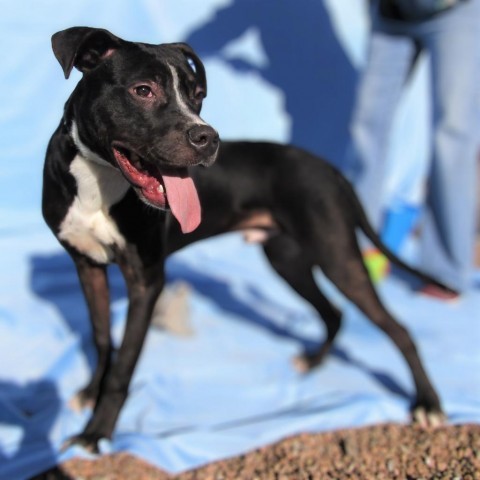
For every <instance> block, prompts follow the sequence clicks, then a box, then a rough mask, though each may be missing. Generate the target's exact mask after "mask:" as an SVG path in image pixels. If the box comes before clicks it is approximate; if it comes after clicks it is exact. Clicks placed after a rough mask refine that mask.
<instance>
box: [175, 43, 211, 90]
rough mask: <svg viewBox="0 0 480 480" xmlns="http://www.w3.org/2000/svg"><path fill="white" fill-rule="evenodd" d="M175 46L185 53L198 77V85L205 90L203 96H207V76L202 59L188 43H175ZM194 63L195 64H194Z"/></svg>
mask: <svg viewBox="0 0 480 480" xmlns="http://www.w3.org/2000/svg"><path fill="white" fill-rule="evenodd" d="M172 45H173V46H175V47H177V48H179V49H180V50H181V51H182V52H183V54H184V55H185V57H186V59H187V61H188V63H189V64H190V66H191V67H192V70H193V71H194V72H195V75H196V77H197V82H198V86H199V87H200V88H201V89H202V90H203V96H204V97H206V96H207V76H206V74H205V67H204V66H203V63H202V61H201V60H200V58H198V55H197V54H196V53H195V51H194V50H193V48H192V47H191V46H190V45H188V44H187V43H173V44H172ZM192 64H193V65H192Z"/></svg>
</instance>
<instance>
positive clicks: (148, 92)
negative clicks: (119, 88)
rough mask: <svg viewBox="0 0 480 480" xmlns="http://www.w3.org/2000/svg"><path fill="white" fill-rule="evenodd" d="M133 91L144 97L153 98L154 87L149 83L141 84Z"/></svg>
mask: <svg viewBox="0 0 480 480" xmlns="http://www.w3.org/2000/svg"><path fill="white" fill-rule="evenodd" d="M133 91H134V92H135V93H136V94H137V95H138V96H139V97H143V98H151V97H153V92H152V89H151V88H150V87H149V86H148V85H139V86H138V87H135V88H134V89H133Z"/></svg>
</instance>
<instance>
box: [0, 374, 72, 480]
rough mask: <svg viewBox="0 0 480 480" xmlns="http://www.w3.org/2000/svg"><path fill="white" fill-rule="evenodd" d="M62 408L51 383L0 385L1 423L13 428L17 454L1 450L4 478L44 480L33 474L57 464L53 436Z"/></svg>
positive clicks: (0, 457) (56, 391)
mask: <svg viewBox="0 0 480 480" xmlns="http://www.w3.org/2000/svg"><path fill="white" fill-rule="evenodd" d="M60 408H61V400H60V397H59V394H58V390H57V387H56V385H55V383H54V382H53V381H51V380H39V381H32V382H29V383H27V384H25V385H21V386H20V385H16V384H14V383H11V382H0V423H1V424H3V425H4V427H5V426H7V428H10V429H11V443H12V444H15V451H14V453H10V452H5V451H2V450H1V449H0V478H2V479H13V478H44V477H38V476H37V477H31V475H32V474H36V473H37V472H38V471H39V470H40V471H41V470H46V469H47V468H50V467H52V466H53V465H55V464H56V460H57V452H56V451H55V450H54V448H53V446H52V444H51V441H50V438H49V436H50V431H51V429H52V426H53V425H54V423H55V421H56V419H57V417H58V415H59V411H60ZM51 478H53V477H51ZM55 478H64V479H66V478H68V477H65V476H63V477H60V476H57V477H55Z"/></svg>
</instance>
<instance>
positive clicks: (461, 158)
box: [352, 0, 480, 290]
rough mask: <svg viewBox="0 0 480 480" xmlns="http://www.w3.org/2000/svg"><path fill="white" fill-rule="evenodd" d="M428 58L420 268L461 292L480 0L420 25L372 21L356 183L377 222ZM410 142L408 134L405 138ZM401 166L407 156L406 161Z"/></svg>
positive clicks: (471, 186) (478, 72) (472, 199)
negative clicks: (418, 67) (417, 70)
mask: <svg viewBox="0 0 480 480" xmlns="http://www.w3.org/2000/svg"><path fill="white" fill-rule="evenodd" d="M422 51H425V52H426V53H427V55H428V60H429V62H430V72H431V75H430V79H429V81H430V85H429V86H430V89H429V90H430V93H431V99H430V104H431V112H430V124H431V138H430V141H431V159H430V163H429V169H428V173H427V179H425V182H426V186H427V188H426V192H427V193H426V198H425V208H424V213H425V214H424V215H423V219H422V220H423V223H422V229H421V232H422V239H421V255H420V258H421V260H420V261H421V265H420V266H421V267H422V268H423V269H424V270H425V271H427V272H429V273H431V274H433V275H435V276H437V277H438V278H439V279H441V280H443V281H444V282H445V283H446V284H448V285H450V286H452V287H454V288H457V289H459V290H464V289H465V288H467V287H468V285H469V282H470V278H471V274H472V268H473V248H474V239H475V205H476V185H475V183H476V175H475V172H476V155H477V152H478V146H479V133H480V0H470V1H469V2H465V3H464V4H460V5H459V6H458V7H456V8H453V9H451V10H449V11H447V12H445V13H443V14H441V15H438V16H436V17H435V18H433V19H431V20H428V21H424V22H403V21H392V20H387V19H384V18H381V17H380V16H377V17H376V18H375V19H374V20H373V22H372V37H371V43H370V49H369V57H368V61H367V65H366V68H365V71H364V73H363V76H362V79H361V82H360V86H359V91H358V97H357V105H356V108H355V111H354V116H353V122H352V136H353V140H354V144H355V150H356V156H355V164H354V168H353V174H352V176H353V178H352V179H353V182H354V184H355V186H356V189H357V193H358V194H359V196H360V198H361V200H362V201H363V203H364V206H365V208H366V210H367V213H368V215H369V217H370V219H371V221H372V223H373V224H374V225H375V226H376V227H377V228H379V227H381V222H382V216H383V208H382V193H383V189H384V188H385V158H386V152H387V149H388V142H389V135H390V131H391V127H392V120H393V117H394V114H395V111H396V107H397V104H398V100H399V98H400V95H401V93H402V91H403V89H404V87H405V84H406V82H407V80H408V78H409V75H410V73H411V71H412V68H413V67H414V65H415V62H416V60H417V58H418V54H419V53H420V52H422ZM405 141H406V142H408V139H405ZM404 161H405V162H406V164H407V163H408V162H409V161H410V159H409V158H405V160H404Z"/></svg>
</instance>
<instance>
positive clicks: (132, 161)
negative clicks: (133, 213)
mask: <svg viewBox="0 0 480 480" xmlns="http://www.w3.org/2000/svg"><path fill="white" fill-rule="evenodd" d="M112 150H113V155H114V157H115V160H116V161H117V164H118V166H119V167H120V170H121V171H122V172H123V175H124V176H125V178H126V179H127V180H128V181H129V183H130V184H131V185H132V186H133V187H134V188H135V189H136V190H137V191H139V192H140V193H141V197H143V200H144V201H146V203H148V204H150V205H152V206H154V207H156V208H160V209H162V210H164V209H167V208H169V209H170V210H171V211H172V213H173V215H174V216H175V218H176V219H177V220H178V222H179V223H180V226H181V228H182V232H183V233H189V232H192V231H193V230H195V229H196V228H197V227H198V225H199V224H200V220H201V208H200V201H199V199H198V194H197V190H196V188H195V185H194V183H193V180H192V179H191V178H190V176H189V174H188V170H187V168H175V169H168V170H166V169H165V170H163V169H162V170H161V169H159V168H158V167H155V166H153V165H150V164H149V165H148V166H147V164H146V163H145V162H143V160H142V158H141V157H140V156H139V155H138V154H136V153H135V152H133V151H131V150H128V149H126V148H124V147H123V146H120V145H114V146H113V147H112Z"/></svg>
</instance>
